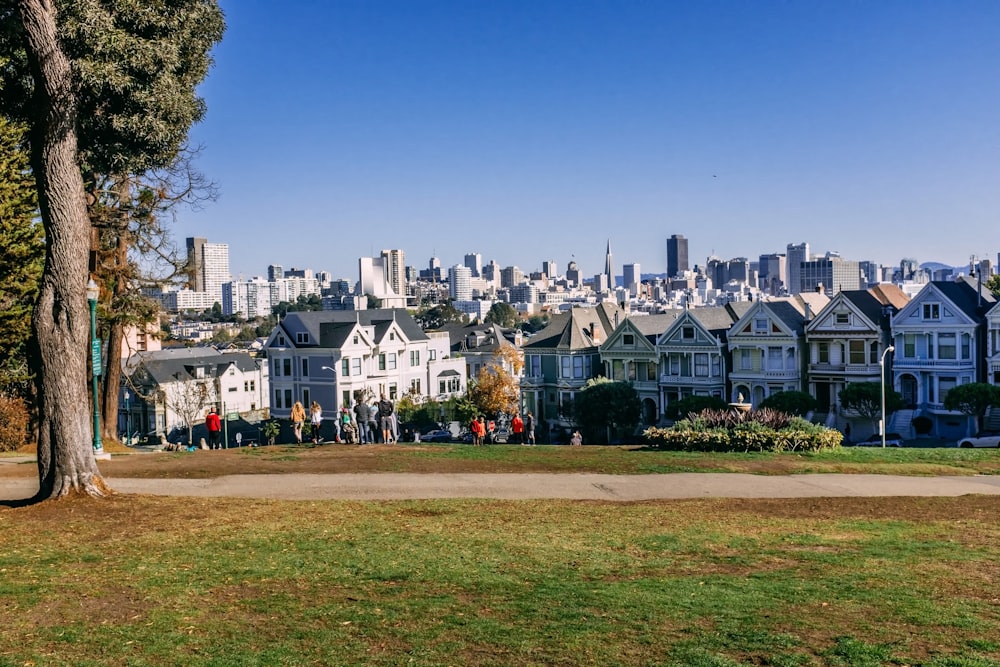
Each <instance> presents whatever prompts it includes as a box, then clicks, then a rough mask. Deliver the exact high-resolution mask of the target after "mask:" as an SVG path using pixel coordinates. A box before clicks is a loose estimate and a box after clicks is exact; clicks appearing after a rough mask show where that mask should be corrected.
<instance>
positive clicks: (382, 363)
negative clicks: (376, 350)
mask: <svg viewBox="0 0 1000 667" xmlns="http://www.w3.org/2000/svg"><path fill="white" fill-rule="evenodd" d="M378 369H379V370H380V371H384V370H385V352H382V353H381V354H379V355H378Z"/></svg>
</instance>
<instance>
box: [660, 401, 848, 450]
mask: <svg viewBox="0 0 1000 667" xmlns="http://www.w3.org/2000/svg"><path fill="white" fill-rule="evenodd" d="M644 435H645V437H646V439H647V441H648V442H649V443H650V445H652V446H654V447H659V448H661V449H670V450H678V451H694V452H735V451H742V452H781V451H819V450H823V449H832V448H835V447H839V446H840V442H841V440H842V438H843V435H842V434H841V433H840V431H836V430H834V429H828V428H826V427H824V426H820V425H818V424H811V423H809V422H808V421H806V420H805V419H802V418H801V417H791V416H789V415H787V414H785V413H783V412H779V411H777V410H767V409H764V410H756V411H753V412H746V413H745V412H740V411H738V410H729V411H719V410H703V411H702V412H700V413H699V414H698V415H693V416H692V418H690V419H682V420H681V421H679V422H677V423H676V424H674V425H673V426H672V427H670V428H650V429H647V430H646V432H645V434H644Z"/></svg>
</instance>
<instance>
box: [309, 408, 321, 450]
mask: <svg viewBox="0 0 1000 667" xmlns="http://www.w3.org/2000/svg"><path fill="white" fill-rule="evenodd" d="M309 423H310V424H311V425H312V441H313V444H314V445H318V444H319V443H321V442H323V436H321V435H320V432H319V430H320V428H321V427H322V426H323V409H322V408H321V407H319V403H317V402H316V401H313V402H312V407H310V408H309Z"/></svg>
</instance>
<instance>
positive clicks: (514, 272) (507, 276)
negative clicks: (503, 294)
mask: <svg viewBox="0 0 1000 667" xmlns="http://www.w3.org/2000/svg"><path fill="white" fill-rule="evenodd" d="M523 282H524V272H523V271H521V269H519V268H517V267H516V266H506V267H504V268H503V269H501V270H500V287H513V286H514V285H520V284H521V283H523Z"/></svg>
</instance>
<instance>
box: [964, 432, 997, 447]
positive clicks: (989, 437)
mask: <svg viewBox="0 0 1000 667" xmlns="http://www.w3.org/2000/svg"><path fill="white" fill-rule="evenodd" d="M958 446H959V447H1000V431H980V432H979V433H977V434H975V435H974V436H971V437H968V438H962V439H961V440H959V441H958Z"/></svg>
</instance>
